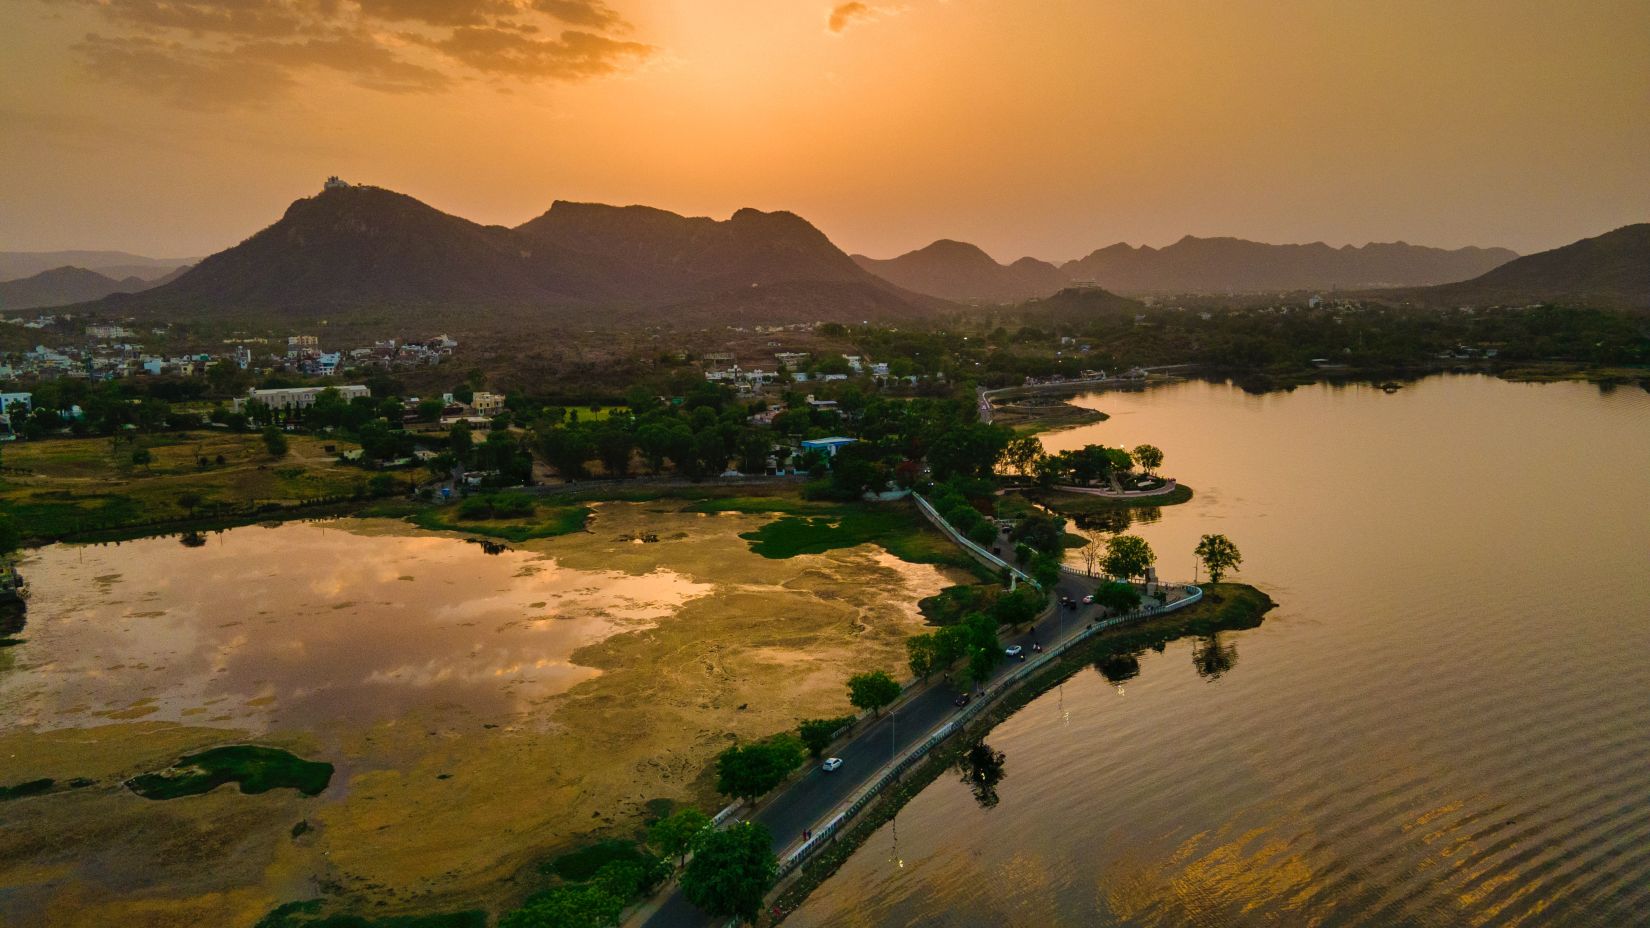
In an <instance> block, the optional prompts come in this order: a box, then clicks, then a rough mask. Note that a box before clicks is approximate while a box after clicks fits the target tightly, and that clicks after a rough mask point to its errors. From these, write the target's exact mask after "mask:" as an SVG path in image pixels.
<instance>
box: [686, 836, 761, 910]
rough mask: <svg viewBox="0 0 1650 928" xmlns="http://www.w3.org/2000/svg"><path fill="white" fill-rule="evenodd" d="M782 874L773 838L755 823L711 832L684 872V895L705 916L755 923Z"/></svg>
mask: <svg viewBox="0 0 1650 928" xmlns="http://www.w3.org/2000/svg"><path fill="white" fill-rule="evenodd" d="M778 876H779V861H778V860H776V859H775V858H774V855H773V836H772V835H771V834H769V833H768V829H766V828H764V827H762V826H761V825H759V824H757V823H756V822H740V823H739V824H737V825H734V826H733V827H731V828H728V829H726V830H724V831H716V832H711V833H710V834H708V835H706V836H705V839H704V840H703V841H702V842H700V845H699V847H698V849H697V850H695V851H694V852H693V860H692V861H691V862H690V863H689V864H688V865H687V869H686V870H684V871H682V893H683V895H685V896H687V899H688V901H689V902H691V903H693V904H694V905H696V906H698V907H699V908H700V909H703V910H704V911H705V912H706V913H707V914H709V915H712V916H715V917H719V918H726V917H730V916H731V917H734V918H740V919H744V920H745V921H754V920H755V919H756V916H757V914H758V913H760V912H761V911H762V899H763V897H764V896H766V895H767V894H768V890H769V889H770V888H772V887H773V883H774V880H775V879H777V878H778Z"/></svg>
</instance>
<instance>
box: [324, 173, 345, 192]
mask: <svg viewBox="0 0 1650 928" xmlns="http://www.w3.org/2000/svg"><path fill="white" fill-rule="evenodd" d="M348 186H349V182H348V181H344V180H340V179H339V177H338V175H337V174H334V175H332V176H331V177H329V178H327V182H326V183H324V184H322V185H321V189H322V190H342V189H344V188H346V187H348Z"/></svg>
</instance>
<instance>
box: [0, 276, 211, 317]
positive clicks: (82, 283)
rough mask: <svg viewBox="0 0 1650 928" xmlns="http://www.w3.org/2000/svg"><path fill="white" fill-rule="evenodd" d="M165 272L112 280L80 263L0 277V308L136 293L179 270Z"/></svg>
mask: <svg viewBox="0 0 1650 928" xmlns="http://www.w3.org/2000/svg"><path fill="white" fill-rule="evenodd" d="M184 270H186V269H185V268H177V269H175V270H173V271H170V272H168V273H167V274H166V275H165V276H163V277H161V278H159V279H158V280H147V279H144V278H141V277H126V278H123V279H120V280H116V279H115V278H113V277H110V276H108V275H106V274H100V273H98V272H97V271H90V270H87V269H86V268H83V267H58V268H52V269H51V270H49V271H41V272H40V273H38V274H35V275H34V276H32V277H25V278H23V279H21V280H7V281H0V311H5V310H13V309H41V308H46V307H52V306H67V305H69V304H72V303H84V302H86V301H88V300H96V299H101V298H103V297H106V296H108V295H110V294H111V293H136V292H138V291H140V290H148V289H149V288H151V287H157V286H160V285H161V284H163V283H166V282H168V281H170V280H172V279H174V278H176V277H178V276H180V275H181V274H182V272H183V271H184Z"/></svg>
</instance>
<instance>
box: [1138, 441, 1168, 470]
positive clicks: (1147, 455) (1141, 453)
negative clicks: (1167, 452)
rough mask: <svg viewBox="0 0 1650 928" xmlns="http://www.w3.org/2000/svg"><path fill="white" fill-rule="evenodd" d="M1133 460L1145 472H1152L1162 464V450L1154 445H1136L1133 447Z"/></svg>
mask: <svg viewBox="0 0 1650 928" xmlns="http://www.w3.org/2000/svg"><path fill="white" fill-rule="evenodd" d="M1134 460H1135V463H1137V464H1139V465H1140V467H1141V469H1142V470H1144V471H1145V472H1146V473H1148V474H1150V473H1154V472H1156V470H1157V469H1158V468H1159V467H1162V466H1163V452H1162V451H1161V450H1159V449H1158V447H1157V446H1156V445H1138V446H1136V447H1135V449H1134Z"/></svg>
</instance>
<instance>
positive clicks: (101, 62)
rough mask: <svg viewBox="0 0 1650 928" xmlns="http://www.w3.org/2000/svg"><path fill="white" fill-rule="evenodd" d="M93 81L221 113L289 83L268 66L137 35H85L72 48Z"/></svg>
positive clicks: (261, 99)
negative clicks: (104, 82) (118, 84)
mask: <svg viewBox="0 0 1650 928" xmlns="http://www.w3.org/2000/svg"><path fill="white" fill-rule="evenodd" d="M75 51H76V52H79V53H80V55H81V56H82V57H83V59H84V60H85V62H86V66H87V68H88V69H89V70H90V71H91V72H92V73H93V74H95V75H97V76H98V77H101V78H104V79H105V80H110V81H114V82H117V83H122V84H126V85H128V86H130V87H134V88H136V89H138V90H141V91H144V92H147V93H151V94H154V95H156V96H160V97H166V98H168V99H169V100H171V101H172V102H173V103H175V104H177V105H178V106H181V107H183V108H185V109H197V110H221V109H227V108H230V107H234V106H242V105H246V104H252V103H258V102H261V101H264V100H267V99H268V98H269V97H271V96H273V95H275V94H277V93H280V92H282V91H285V90H287V89H288V88H289V87H290V86H291V85H292V78H291V77H290V76H289V75H288V74H287V73H286V72H285V71H284V70H283V69H281V68H279V67H276V66H274V65H271V64H269V63H267V62H256V61H250V62H243V61H240V60H237V58H236V57H235V56H234V55H230V54H224V53H221V52H211V51H206V50H201V49H194V48H189V47H187V46H184V45H181V44H178V43H174V42H162V41H158V40H156V39H151V38H145V37H141V36H137V37H126V38H104V37H102V36H96V35H88V36H86V38H85V40H84V41H82V42H80V43H79V44H77V45H76V46H75Z"/></svg>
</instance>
